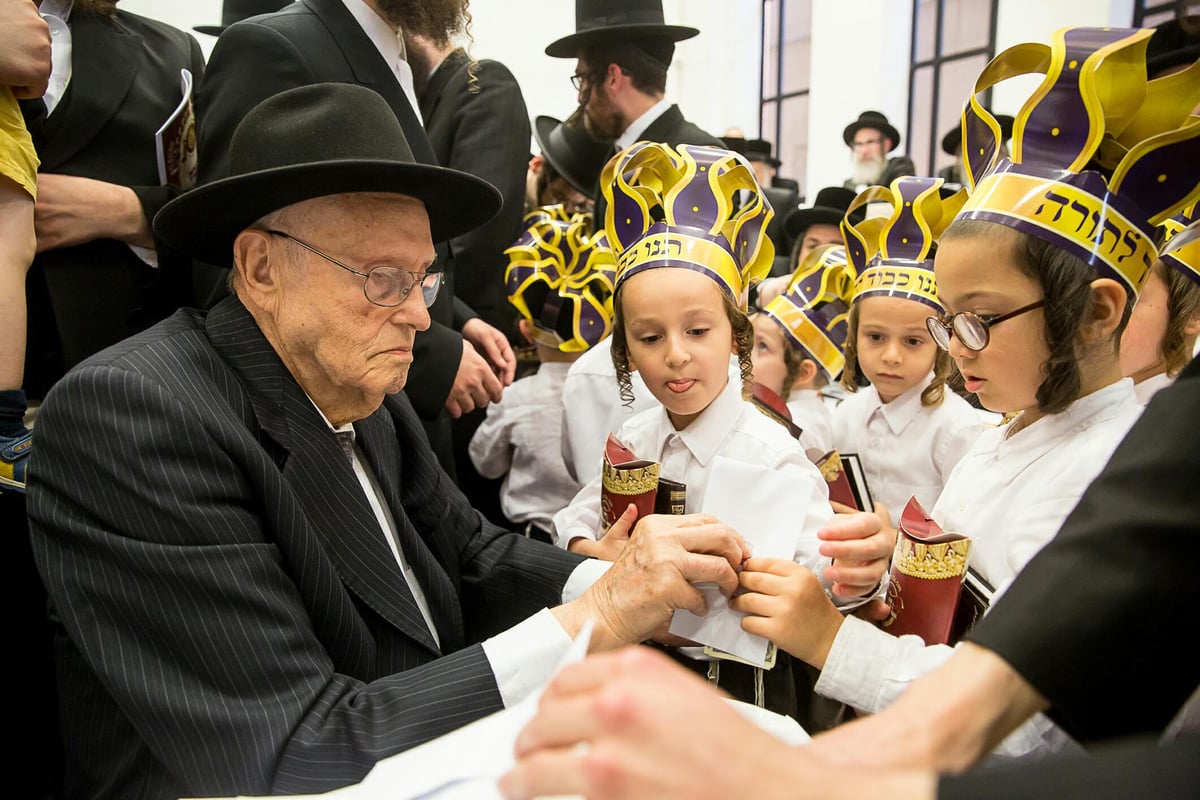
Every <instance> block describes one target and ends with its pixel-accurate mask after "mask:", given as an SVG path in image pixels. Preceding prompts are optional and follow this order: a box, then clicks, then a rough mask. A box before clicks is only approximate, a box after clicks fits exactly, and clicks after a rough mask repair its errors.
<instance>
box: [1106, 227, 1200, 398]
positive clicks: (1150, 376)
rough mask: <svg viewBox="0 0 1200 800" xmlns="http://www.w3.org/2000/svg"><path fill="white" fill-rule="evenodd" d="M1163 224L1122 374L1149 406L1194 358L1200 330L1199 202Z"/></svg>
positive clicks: (1129, 332)
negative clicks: (1154, 397)
mask: <svg viewBox="0 0 1200 800" xmlns="http://www.w3.org/2000/svg"><path fill="white" fill-rule="evenodd" d="M1159 230H1160V231H1161V232H1162V233H1161V241H1160V246H1159V258H1158V260H1157V261H1155V262H1154V266H1153V267H1151V268H1150V274H1149V275H1148V276H1147V278H1146V285H1145V286H1143V287H1142V292H1141V294H1140V295H1138V301H1137V304H1136V305H1134V307H1133V312H1132V313H1131V314H1130V317H1129V324H1128V325H1126V326H1125V334H1124V335H1123V336H1122V337H1121V374H1123V375H1125V376H1126V377H1128V378H1133V382H1134V385H1133V390H1134V391H1135V392H1136V393H1137V396H1138V401H1139V402H1140V403H1141V404H1142V405H1143V406H1144V405H1146V403H1148V402H1150V398H1151V397H1153V396H1154V394H1155V393H1156V392H1158V391H1159V390H1160V389H1163V388H1165V387H1166V386H1169V385H1170V384H1171V383H1172V382H1173V381H1174V380H1175V376H1176V375H1178V374H1179V372H1180V371H1181V370H1182V369H1183V368H1184V366H1185V365H1187V362H1188V361H1190V360H1191V358H1192V354H1193V352H1194V351H1195V349H1196V336H1197V333H1200V214H1198V213H1197V206H1196V205H1192V206H1190V207H1189V208H1187V209H1185V210H1184V211H1183V213H1181V214H1177V215H1175V216H1174V217H1171V218H1170V219H1169V220H1167V221H1166V222H1164V223H1163V224H1162V226H1161V228H1160V229H1159ZM1185 234H1186V235H1185Z"/></svg>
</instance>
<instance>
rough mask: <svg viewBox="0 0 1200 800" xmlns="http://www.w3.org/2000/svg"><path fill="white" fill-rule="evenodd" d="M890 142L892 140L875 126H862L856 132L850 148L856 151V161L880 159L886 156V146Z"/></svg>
mask: <svg viewBox="0 0 1200 800" xmlns="http://www.w3.org/2000/svg"><path fill="white" fill-rule="evenodd" d="M889 144H891V140H890V139H886V138H885V137H884V135H883V132H882V131H877V130H875V129H874V128H861V129H860V130H859V131H858V132H857V133H855V134H854V139H853V140H851V143H850V149H851V150H853V151H854V160H855V161H879V160H882V159H883V158H884V157H885V156H886V154H887V150H886V149H885V147H886V146H887V145H889Z"/></svg>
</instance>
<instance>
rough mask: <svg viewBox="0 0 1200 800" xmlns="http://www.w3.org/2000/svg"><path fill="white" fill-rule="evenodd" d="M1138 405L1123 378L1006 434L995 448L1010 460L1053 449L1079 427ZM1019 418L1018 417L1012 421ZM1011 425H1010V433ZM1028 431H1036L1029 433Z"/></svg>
mask: <svg viewBox="0 0 1200 800" xmlns="http://www.w3.org/2000/svg"><path fill="white" fill-rule="evenodd" d="M1136 404H1137V395H1136V394H1134V391H1133V380H1132V379H1130V378H1122V379H1121V380H1119V381H1116V382H1114V383H1110V384H1109V385H1108V386H1105V387H1103V388H1101V389H1097V390H1096V391H1094V392H1092V393H1091V394H1088V395H1084V396H1083V397H1081V398H1079V399H1078V400H1076V401H1075V402H1074V403H1071V405H1069V406H1067V408H1066V410H1065V411H1062V412H1060V413H1058V414H1047V415H1046V416H1044V417H1042V418H1041V419H1038V420H1036V421H1034V422H1031V423H1029V425H1028V426H1026V427H1024V428H1021V429H1020V430H1018V431H1017V432H1016V433H1012V434H1008V435H1006V436H1005V437H1004V439H1003V441H1001V442H1000V443H999V444H998V445H997V446H996V453H997V454H999V455H1001V456H1003V457H1006V458H1007V457H1010V456H1011V454H1013V453H1021V452H1028V453H1032V452H1036V451H1037V450H1039V449H1045V448H1050V447H1053V446H1054V445H1055V444H1056V443H1057V442H1058V440H1059V439H1060V437H1062V436H1063V435H1064V434H1066V433H1069V432H1072V431H1074V430H1075V429H1076V428H1078V427H1079V426H1081V425H1083V426H1087V425H1093V424H1095V423H1096V422H1098V421H1103V420H1106V419H1108V418H1109V417H1111V416H1112V415H1113V413H1116V411H1119V410H1121V409H1122V408H1127V407H1128V406H1129V405H1136ZM1018 419H1020V417H1019V416H1018V417H1017V418H1016V419H1014V420H1013V422H1016V420H1018ZM1013 422H1010V423H1009V426H1010V430H1011V426H1012V424H1013ZM1030 431H1037V433H1033V434H1031V433H1030Z"/></svg>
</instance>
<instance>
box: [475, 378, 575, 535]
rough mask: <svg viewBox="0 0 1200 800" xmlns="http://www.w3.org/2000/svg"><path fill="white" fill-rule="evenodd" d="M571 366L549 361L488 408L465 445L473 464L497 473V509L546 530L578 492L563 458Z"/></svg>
mask: <svg viewBox="0 0 1200 800" xmlns="http://www.w3.org/2000/svg"><path fill="white" fill-rule="evenodd" d="M570 366H571V365H570V364H569V363H565V362H562V363H560V362H549V363H545V364H542V365H541V366H539V367H538V371H537V372H535V373H534V374H532V375H529V376H528V377H525V378H522V379H521V380H519V381H517V382H516V383H514V384H513V385H512V386H509V387H508V388H507V389H505V390H504V397H503V398H502V399H501V400H500V402H498V403H492V404H490V405H489V406H488V407H487V419H485V420H484V421H483V422H482V423H481V424H480V426H479V427H478V428H476V429H475V434H474V435H473V436H472V437H471V444H470V445H469V446H468V448H467V452H468V454H469V455H470V456H471V462H472V463H473V464H474V465H475V469H477V470H478V471H479V474H480V475H482V476H483V477H485V478H499V477H501V476H503V478H504V482H503V483H502V484H501V486H500V509H501V510H502V511H503V512H504V516H506V517H508V518H509V519H510V520H512V521H513V522H532V523H533V524H534V525H537V526H538V527H539V528H541V529H542V530H545V531H549V530H550V520H551V518H552V517H553V516H554V514H555V513H556V512H558V511H561V510H562V509H563V508H565V507H566V505H567V503H569V502H571V498H572V497H574V496H575V493H576V492H577V491H579V484H578V483H576V482H575V480H574V479H573V478H572V477H571V476H570V475H568V474H567V468H566V465H565V464H563V457H562V434H563V426H562V393H563V383H564V382H565V381H566V379H567V370H568V368H569V367H570Z"/></svg>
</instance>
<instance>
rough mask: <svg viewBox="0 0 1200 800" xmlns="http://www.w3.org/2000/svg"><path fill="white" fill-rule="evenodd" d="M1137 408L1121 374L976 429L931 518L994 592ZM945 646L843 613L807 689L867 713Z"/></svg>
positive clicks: (1031, 737) (1053, 528)
mask: <svg viewBox="0 0 1200 800" xmlns="http://www.w3.org/2000/svg"><path fill="white" fill-rule="evenodd" d="M1140 413H1141V406H1139V405H1138V402H1137V398H1136V397H1135V396H1134V393H1133V383H1132V381H1130V380H1129V379H1124V380H1121V381H1118V382H1116V383H1113V384H1111V385H1109V386H1106V387H1104V388H1103V389H1099V390H1097V391H1095V392H1093V393H1092V394H1090V395H1087V396H1086V397H1082V398H1080V399H1079V400H1076V401H1075V402H1074V403H1072V404H1071V405H1070V406H1069V407H1068V408H1067V409H1066V410H1065V411H1063V412H1062V413H1060V414H1052V415H1049V416H1046V417H1043V418H1042V419H1039V420H1038V421H1036V422H1034V423H1032V424H1031V425H1029V427H1027V428H1024V429H1022V430H1019V431H1017V432H1016V433H1014V434H1012V435H1011V436H1006V434H1007V433H1008V430H1009V426H1005V427H1001V428H994V429H991V430H988V431H986V432H984V433H983V435H981V436H980V437H979V440H978V441H977V442H976V443H975V445H974V447H972V448H971V450H970V452H968V453H967V454H966V456H964V457H963V459H962V460H961V461H960V462H959V464H958V466H957V467H956V468H955V469H954V472H953V474H952V475H951V476H950V480H949V481H948V482H947V484H946V488H945V490H944V491H943V492H942V496H941V498H940V499H939V500H938V502H937V505H935V506H934V507H933V509H932V510H931V512H930V516H931V517H933V518H934V519H935V520H937V521H938V523H939V524H940V525H941V526H942V527H943V528H944V529H946V530H949V531H958V532H961V533H964V534H966V535H967V536H969V537H971V552H970V555H969V556H968V563H969V564H970V566H971V569H972V570H974V571H976V572H978V573H979V574H980V575H981V576H982V577H983V578H984V579H985V580H987V582H988V583H989V584H991V586H993V587H994V588H995V595H994V597H993V602H994V601H995V598H997V597H999V596H1000V595H1001V594H1003V592H1004V591H1005V590H1006V589H1007V588H1008V586H1009V585H1010V584H1011V583H1012V581H1013V579H1014V578H1015V577H1016V575H1017V573H1018V572H1020V571H1021V569H1023V568H1024V566H1025V564H1027V563H1028V562H1029V560H1030V559H1031V558H1033V556H1034V555H1035V554H1036V553H1037V552H1038V551H1039V550H1040V549H1041V548H1042V547H1043V546H1044V545H1045V544H1046V543H1047V542H1048V541H1050V539H1052V538H1053V537H1054V536H1055V534H1057V533H1058V529H1059V528H1060V527H1061V526H1062V523H1063V521H1064V520H1065V519H1066V518H1067V515H1068V514H1070V512H1071V510H1072V509H1074V507H1075V505H1076V504H1077V503H1078V501H1079V498H1080V497H1081V496H1082V495H1083V492H1084V491H1085V490H1086V489H1087V487H1088V485H1089V484H1090V483H1091V482H1092V480H1093V479H1094V478H1095V477H1096V475H1097V474H1099V472H1100V470H1101V469H1102V468H1103V467H1104V465H1105V464H1106V463H1107V462H1108V459H1109V457H1110V456H1111V455H1112V452H1113V450H1115V449H1116V447H1117V445H1118V444H1119V443H1120V442H1121V440H1122V439H1123V438H1125V434H1126V433H1127V432H1128V430H1129V428H1130V426H1132V425H1133V423H1134V422H1135V421H1136V420H1137V418H1138V416H1139V414H1140ZM952 652H953V648H951V647H948V646H946V645H935V646H932V647H926V646H925V644H924V642H923V641H922V640H921V639H920V638H919V637H917V636H901V637H896V636H892V635H891V634H889V633H887V632H885V631H883V630H881V629H879V628H877V627H875V626H874V625H872V624H870V623H867V622H863V621H862V620H859V619H857V618H855V617H847V618H846V621H845V623H843V625H842V628H841V630H840V631H839V632H838V635H837V638H836V639H835V640H834V643H833V647H832V649H831V650H830V652H829V656H828V658H827V660H826V662H825V668H824V670H822V672H821V677H820V679H819V680H818V681H817V685H816V690H817V692H819V693H820V694H822V695H825V696H827V697H832V698H835V699H837V700H840V701H842V702H844V703H847V704H849V705H851V706H854V707H855V708H859V709H862V710H863V711H867V712H870V713H875V712H877V711H880V710H882V709H883V708H886V707H887V706H889V705H891V704H892V703H893V702H894V701H895V699H896V698H897V697H898V696H899V695H900V693H901V692H903V691H904V689H905V688H907V687H908V685H909V684H910V683H911V682H912V681H914V680H916V679H917V678H919V677H920V676H922V675H924V674H926V673H927V672H930V671H931V670H933V669H934V668H936V667H937V666H939V665H940V664H942V663H943V662H945V660H946V659H947V658H949V657H950V654H951V653H952ZM1068 741H1069V740H1068V739H1067V737H1066V735H1065V734H1064V733H1063V732H1062V731H1061V730H1058V729H1057V728H1055V726H1053V725H1052V724H1051V723H1050V722H1049V721H1048V720H1047V719H1046V718H1045V717H1037V718H1035V719H1033V720H1031V721H1030V722H1029V723H1027V724H1026V725H1025V726H1023V727H1022V728H1020V729H1018V730H1017V731H1015V732H1014V733H1013V734H1012V735H1011V736H1010V737H1009V738H1008V739H1007V740H1006V741H1005V743H1004V744H1003V746H1002V747H1001V748H1000V749H999V750H998V751H997V753H999V754H1001V755H1021V754H1024V753H1027V752H1031V751H1034V750H1042V751H1046V750H1055V749H1061V747H1062V746H1064V744H1065V743H1067V742H1068Z"/></svg>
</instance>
